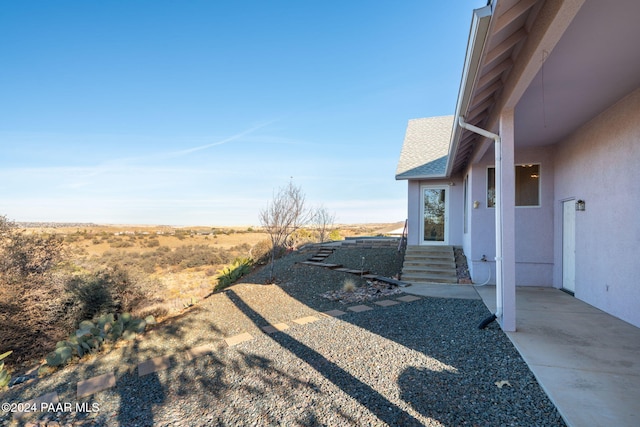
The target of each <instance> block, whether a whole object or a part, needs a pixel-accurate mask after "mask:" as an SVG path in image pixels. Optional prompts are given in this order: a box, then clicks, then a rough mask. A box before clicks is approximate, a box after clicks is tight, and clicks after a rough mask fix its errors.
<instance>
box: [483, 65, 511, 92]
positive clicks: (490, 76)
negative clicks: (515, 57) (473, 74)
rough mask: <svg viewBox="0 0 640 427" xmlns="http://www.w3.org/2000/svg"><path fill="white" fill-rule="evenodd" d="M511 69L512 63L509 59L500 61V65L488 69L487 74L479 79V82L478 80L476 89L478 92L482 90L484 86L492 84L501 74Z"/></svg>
mask: <svg viewBox="0 0 640 427" xmlns="http://www.w3.org/2000/svg"><path fill="white" fill-rule="evenodd" d="M511 67H513V61H512V60H511V58H509V59H507V60H505V61H502V62H501V63H499V64H498V65H496V66H495V67H493V68H492V69H490V70H489V71H488V72H486V73H485V74H484V75H483V76H482V77H480V80H478V84H477V86H476V87H477V88H478V90H482V89H484V88H485V86H487V85H489V84H490V83H493V81H494V80H495V79H497V78H499V77H500V76H501V75H502V73H503V72H505V71H506V70H508V69H509V68H511Z"/></svg>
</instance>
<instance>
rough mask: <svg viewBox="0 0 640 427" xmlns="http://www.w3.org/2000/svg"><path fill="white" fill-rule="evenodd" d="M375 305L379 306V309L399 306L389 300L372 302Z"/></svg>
mask: <svg viewBox="0 0 640 427" xmlns="http://www.w3.org/2000/svg"><path fill="white" fill-rule="evenodd" d="M373 303H374V304H376V305H379V306H380V307H389V306H392V305H396V304H400V303H399V302H398V301H393V300H390V299H383V300H381V301H374V302H373Z"/></svg>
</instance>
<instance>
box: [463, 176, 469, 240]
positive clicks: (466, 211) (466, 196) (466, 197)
mask: <svg viewBox="0 0 640 427" xmlns="http://www.w3.org/2000/svg"><path fill="white" fill-rule="evenodd" d="M463 197H464V214H463V219H462V220H463V221H464V223H463V228H464V231H463V233H464V234H467V233H468V231H469V230H468V227H467V222H468V221H469V175H467V176H465V177H464V196H463Z"/></svg>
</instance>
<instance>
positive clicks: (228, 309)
mask: <svg viewBox="0 0 640 427" xmlns="http://www.w3.org/2000/svg"><path fill="white" fill-rule="evenodd" d="M394 253H395V250H386V249H369V250H358V249H345V250H340V251H337V252H336V253H335V254H334V255H332V257H331V258H328V259H327V262H335V263H341V264H344V265H345V266H347V267H351V268H360V264H361V263H362V256H363V255H364V256H365V263H366V264H367V263H368V265H365V268H367V269H371V270H372V271H373V272H375V273H378V274H382V275H393V274H395V273H396V272H397V271H396V270H395V269H397V267H398V260H397V259H395V258H391V259H389V258H390V257H389V255H392V256H393V255H394ZM306 257H307V256H306V255H299V254H294V255H291V256H289V257H287V258H285V259H283V260H281V261H280V262H279V263H278V265H277V270H276V273H277V277H278V278H279V280H280V283H279V286H276V285H260V284H258V283H263V282H264V280H262V279H266V277H268V276H267V274H268V272H265V271H262V272H258V273H256V274H254V275H252V276H250V277H248V278H247V279H248V280H247V281H248V282H253V283H246V284H242V285H236V286H233V287H231V288H229V289H228V290H227V291H226V292H222V293H219V294H216V295H213V296H212V297H210V298H208V299H207V300H205V301H203V302H202V303H200V304H198V305H197V306H195V307H193V308H192V309H191V310H189V311H187V312H185V313H184V314H183V315H182V316H180V317H178V318H176V319H174V320H173V321H172V322H169V323H167V324H163V325H161V326H159V327H157V328H156V329H155V330H154V331H152V332H151V333H147V334H145V337H144V339H142V340H140V341H135V342H133V343H130V344H129V345H127V346H125V347H121V348H119V349H116V350H114V351H112V352H111V353H109V354H107V355H100V356H98V357H96V358H95V359H93V360H89V361H86V362H83V363H82V364H77V365H74V366H69V367H67V368H65V369H63V370H61V371H59V372H57V373H55V374H54V375H51V376H49V377H47V378H44V379H41V380H40V381H39V382H37V383H36V384H21V385H19V386H16V387H13V388H12V389H10V390H9V391H7V392H5V393H4V395H3V396H2V399H0V400H1V401H2V402H24V401H26V400H28V399H30V398H33V397H35V396H39V395H42V394H44V393H46V392H50V391H57V393H58V395H59V398H60V401H61V402H73V403H74V405H75V402H77V399H76V397H75V390H76V388H75V384H76V382H77V381H79V380H82V379H86V378H89V377H91V376H94V375H99V374H102V373H105V372H109V371H114V372H115V374H116V386H115V387H114V388H112V389H109V390H107V391H103V392H100V393H97V394H95V395H92V396H90V397H87V398H84V399H80V402H87V403H97V404H99V407H100V411H99V412H95V413H92V414H83V413H80V414H76V413H60V414H47V415H45V417H41V418H40V420H41V422H42V423H44V424H43V425H47V423H48V425H51V426H53V425H69V424H71V423H72V422H75V424H73V425H104V426H134V425H135V426H151V425H178V426H196V425H256V426H262V425H304V426H312V425H374V426H376V425H402V426H411V425H427V426H442V425H446V426H451V425H456V426H457V425H474V426H496V425H523V426H532V425H544V426H556V425H564V424H563V422H562V420H561V418H560V416H559V415H558V413H557V411H556V410H555V408H554V407H553V405H552V404H551V403H550V401H549V400H548V398H547V397H546V395H545V394H544V392H542V390H541V389H540V387H539V385H538V384H537V382H536V381H535V378H534V377H533V375H532V374H531V372H530V371H529V369H528V368H527V366H526V364H525V363H524V362H523V361H522V359H521V358H520V356H519V355H518V353H517V352H516V350H515V349H514V348H513V346H512V344H511V342H510V341H509V340H508V338H507V337H506V336H505V335H504V334H503V333H502V331H501V330H500V329H499V328H498V327H497V325H495V322H494V323H493V324H492V325H490V326H489V327H488V328H487V329H484V330H479V329H477V327H476V325H477V323H478V321H479V320H481V319H483V318H485V317H486V316H487V315H489V312H488V310H487V309H486V307H485V306H484V305H483V304H482V303H481V302H480V301H475V300H453V299H432V298H424V299H421V300H419V301H414V302H410V303H401V304H398V305H395V306H391V307H378V306H376V305H374V304H368V305H370V306H371V307H373V310H370V311H366V312H362V313H352V312H348V313H347V314H345V315H343V316H341V317H339V318H328V317H322V316H320V315H319V314H318V311H325V310H330V309H335V308H338V309H342V310H345V306H344V305H343V304H340V303H338V302H331V301H328V300H326V299H324V298H321V297H319V296H318V294H319V293H321V292H325V291H327V290H330V289H333V288H340V287H341V286H342V284H343V282H344V280H345V277H346V276H347V275H345V273H339V272H335V271H331V270H326V269H322V268H317V267H310V266H303V265H296V264H295V262H297V261H300V260H303V259H306ZM400 262H401V260H400ZM354 263H356V264H355V265H354ZM357 263H359V264H357ZM374 268H375V269H377V270H374ZM349 277H356V278H357V276H351V275H349ZM261 280H262V281H261ZM357 280H360V279H359V278H357ZM309 315H315V316H318V317H319V318H320V320H318V321H316V322H314V323H310V324H306V325H296V324H295V323H293V322H291V320H293V319H297V318H300V317H304V316H309ZM279 322H286V323H288V324H289V325H290V326H291V327H290V328H289V329H287V330H285V331H283V332H277V333H274V334H270V335H267V334H264V333H262V332H261V330H260V327H261V326H265V325H268V324H270V323H271V324H274V323H279ZM241 332H249V333H251V334H252V335H253V336H254V339H253V340H251V341H246V342H244V343H241V344H239V345H236V346H233V347H227V346H226V344H224V343H223V341H222V338H223V337H228V336H232V335H235V334H238V333H241ZM204 343H209V344H213V345H214V347H215V351H214V352H213V353H211V354H209V355H204V356H200V357H198V358H196V359H194V360H191V361H188V360H186V359H185V358H184V356H183V353H182V351H183V350H185V349H188V348H191V347H194V346H198V345H202V344H204ZM170 354H171V355H173V358H172V363H171V367H170V368H169V369H166V370H163V371H160V372H157V373H154V374H150V375H147V376H144V377H138V374H137V370H136V369H135V364H136V363H137V362H139V361H143V360H146V359H148V358H150V357H156V356H164V355H170ZM500 381H508V385H504V386H502V387H498V385H496V382H498V384H500ZM45 418H46V419H45ZM0 420H4V424H5V425H13V424H16V423H13V422H10V421H9V418H8V417H6V416H5V417H1V418H0ZM32 421H33V420H32ZM58 422H59V424H56V423H58ZM0 424H3V422H0Z"/></svg>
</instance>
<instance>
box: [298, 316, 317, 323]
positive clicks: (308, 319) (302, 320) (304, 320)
mask: <svg viewBox="0 0 640 427" xmlns="http://www.w3.org/2000/svg"><path fill="white" fill-rule="evenodd" d="M318 320H320V319H319V318H318V317H316V316H307V317H301V318H299V319H294V320H293V321H294V322H295V323H297V324H298V325H306V324H307V323H313V322H317V321H318Z"/></svg>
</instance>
